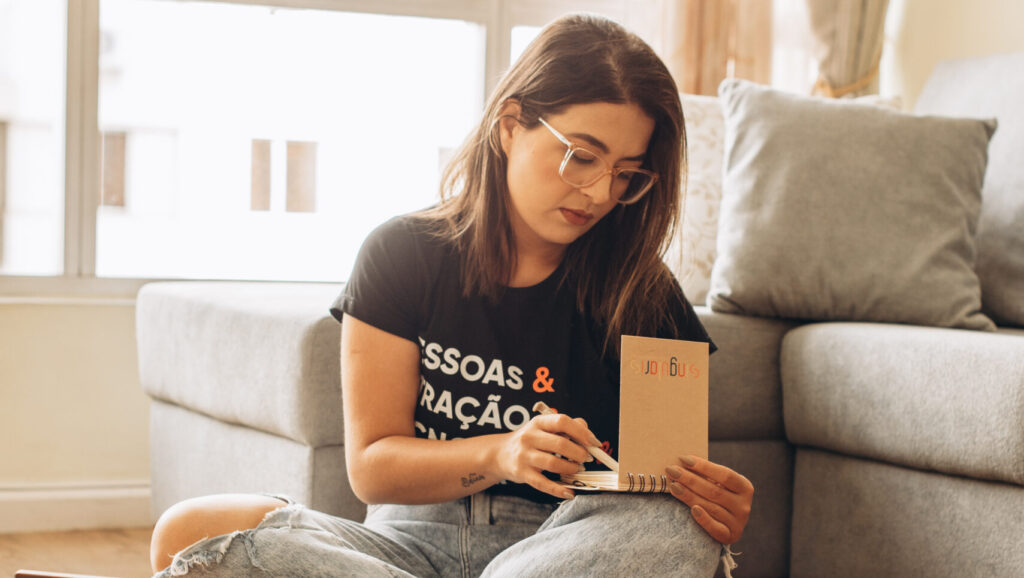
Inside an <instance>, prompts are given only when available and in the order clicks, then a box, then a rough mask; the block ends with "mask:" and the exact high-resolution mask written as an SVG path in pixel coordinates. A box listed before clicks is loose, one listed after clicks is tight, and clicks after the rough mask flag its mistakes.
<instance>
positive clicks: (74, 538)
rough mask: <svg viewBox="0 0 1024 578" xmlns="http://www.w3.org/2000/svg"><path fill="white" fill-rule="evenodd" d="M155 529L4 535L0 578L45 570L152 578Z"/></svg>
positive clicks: (2, 538) (0, 549) (127, 577)
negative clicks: (152, 546) (22, 572)
mask: <svg viewBox="0 0 1024 578" xmlns="http://www.w3.org/2000/svg"><path fill="white" fill-rule="evenodd" d="M151 532H152V528H130V529H124V530H78V531H74V532H41V533H33V534H0V578H10V577H11V576H14V573H15V572H16V571H17V570H22V569H25V570H45V571H47V572H66V573H72V574H92V575H98V576H110V577H116V578H132V577H135V576H150V575H151V574H152V572H151V571H150V567H149V537H150V534H151Z"/></svg>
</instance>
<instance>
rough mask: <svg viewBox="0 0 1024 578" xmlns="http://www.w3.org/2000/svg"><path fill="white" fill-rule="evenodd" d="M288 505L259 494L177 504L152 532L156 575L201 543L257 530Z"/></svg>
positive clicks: (227, 496)
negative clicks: (233, 533) (177, 555)
mask: <svg viewBox="0 0 1024 578" xmlns="http://www.w3.org/2000/svg"><path fill="white" fill-rule="evenodd" d="M285 505H287V504H286V502H285V501H284V500H280V499H278V498H272V497H270V496H262V495H258V494H218V495H213V496H203V497H199V498H191V499H188V500H184V501H182V502H178V503H177V504H175V505H173V506H171V507H170V508H168V509H167V511H165V512H164V513H163V514H162V515H161V516H160V519H159V520H157V523H156V526H155V527H154V528H153V539H152V541H151V542H150V564H151V565H152V566H153V571H154V572H159V571H160V570H163V569H164V568H166V567H167V566H168V565H170V563H171V561H172V560H173V558H174V555H175V554H177V553H178V552H180V551H182V550H184V549H185V548H187V547H188V546H191V545H192V544H195V543H196V542H198V541H200V540H203V539H205V538H210V537H213V536H220V535H223V534H230V533H231V532H235V531H237V530H248V529H250V528H255V527H256V526H258V525H259V523H260V522H261V521H263V518H264V517H266V515H267V514H268V513H270V512H272V511H274V510H276V509H278V508H281V507H283V506H285Z"/></svg>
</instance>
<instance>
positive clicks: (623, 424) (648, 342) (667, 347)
mask: <svg viewBox="0 0 1024 578" xmlns="http://www.w3.org/2000/svg"><path fill="white" fill-rule="evenodd" d="M619 371H620V373H619V376H620V386H619V387H620V402H619V462H618V466H619V469H618V472H617V473H616V472H613V471H590V472H580V473H578V474H572V475H567V476H562V477H561V479H562V482H564V483H565V484H566V485H568V486H571V487H573V488H574V489H579V490H611V491H618V492H667V491H668V479H667V477H666V476H665V467H666V466H669V465H673V464H676V463H677V462H678V459H679V456H682V455H687V454H690V455H695V456H700V457H702V458H705V459H706V458H707V457H708V344H707V343H702V342H697V341H683V340H678V339H657V338H653V337H636V336H632V335H623V336H622V363H621V368H620V370H619Z"/></svg>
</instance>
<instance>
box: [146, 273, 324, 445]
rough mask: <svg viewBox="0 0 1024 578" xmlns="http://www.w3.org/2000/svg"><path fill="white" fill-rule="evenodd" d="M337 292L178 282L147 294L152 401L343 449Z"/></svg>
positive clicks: (314, 287)
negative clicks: (335, 309) (335, 314)
mask: <svg viewBox="0 0 1024 578" xmlns="http://www.w3.org/2000/svg"><path fill="white" fill-rule="evenodd" d="M340 290H341V286H340V285H334V284H322V285H318V284H293V283H238V282H195V283H190V282H169V283H150V284H147V285H145V286H143V287H142V289H141V290H140V291H139V294H138V299H137V304H136V339H137V342H138V353H139V379H140V381H141V383H142V388H143V389H144V390H145V391H146V393H148V394H149V395H150V396H152V397H154V398H156V399H159V400H163V401H166V402H169V403H173V404H176V405H180V406H183V407H186V408H188V409H190V410H191V411H194V412H198V413H202V414H206V415H208V416H212V417H215V418H217V419H220V420H222V421H225V422H228V423H233V424H241V425H245V426H248V427H250V428H253V429H257V430H261V431H265V432H270V433H273V434H277V435H279V436H283V437H286V438H289V439H292V440H295V441H298V442H302V443H304V444H306V445H309V446H313V447H317V446H322V445H328V444H341V443H342V441H343V440H344V428H343V423H342V412H341V372H340V364H339V352H340V336H341V332H340V328H339V325H338V322H337V321H335V320H334V319H333V318H331V316H330V315H329V314H328V308H329V307H330V305H331V303H332V302H333V301H334V298H335V297H336V296H337V295H338V293H339V292H340Z"/></svg>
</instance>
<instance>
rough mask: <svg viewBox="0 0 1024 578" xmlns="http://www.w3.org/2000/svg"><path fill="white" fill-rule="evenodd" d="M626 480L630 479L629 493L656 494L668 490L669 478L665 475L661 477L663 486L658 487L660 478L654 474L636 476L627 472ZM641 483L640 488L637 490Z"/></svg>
mask: <svg viewBox="0 0 1024 578" xmlns="http://www.w3.org/2000/svg"><path fill="white" fill-rule="evenodd" d="M626 478H627V479H629V491H630V492H638V493H654V492H664V491H666V490H668V478H667V477H665V476H664V475H663V476H661V480H660V481H661V485H660V487H659V485H658V481H659V480H658V478H656V477H655V476H654V474H634V473H632V472H626ZM638 483H639V485H640V487H639V489H638V488H637V484H638Z"/></svg>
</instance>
